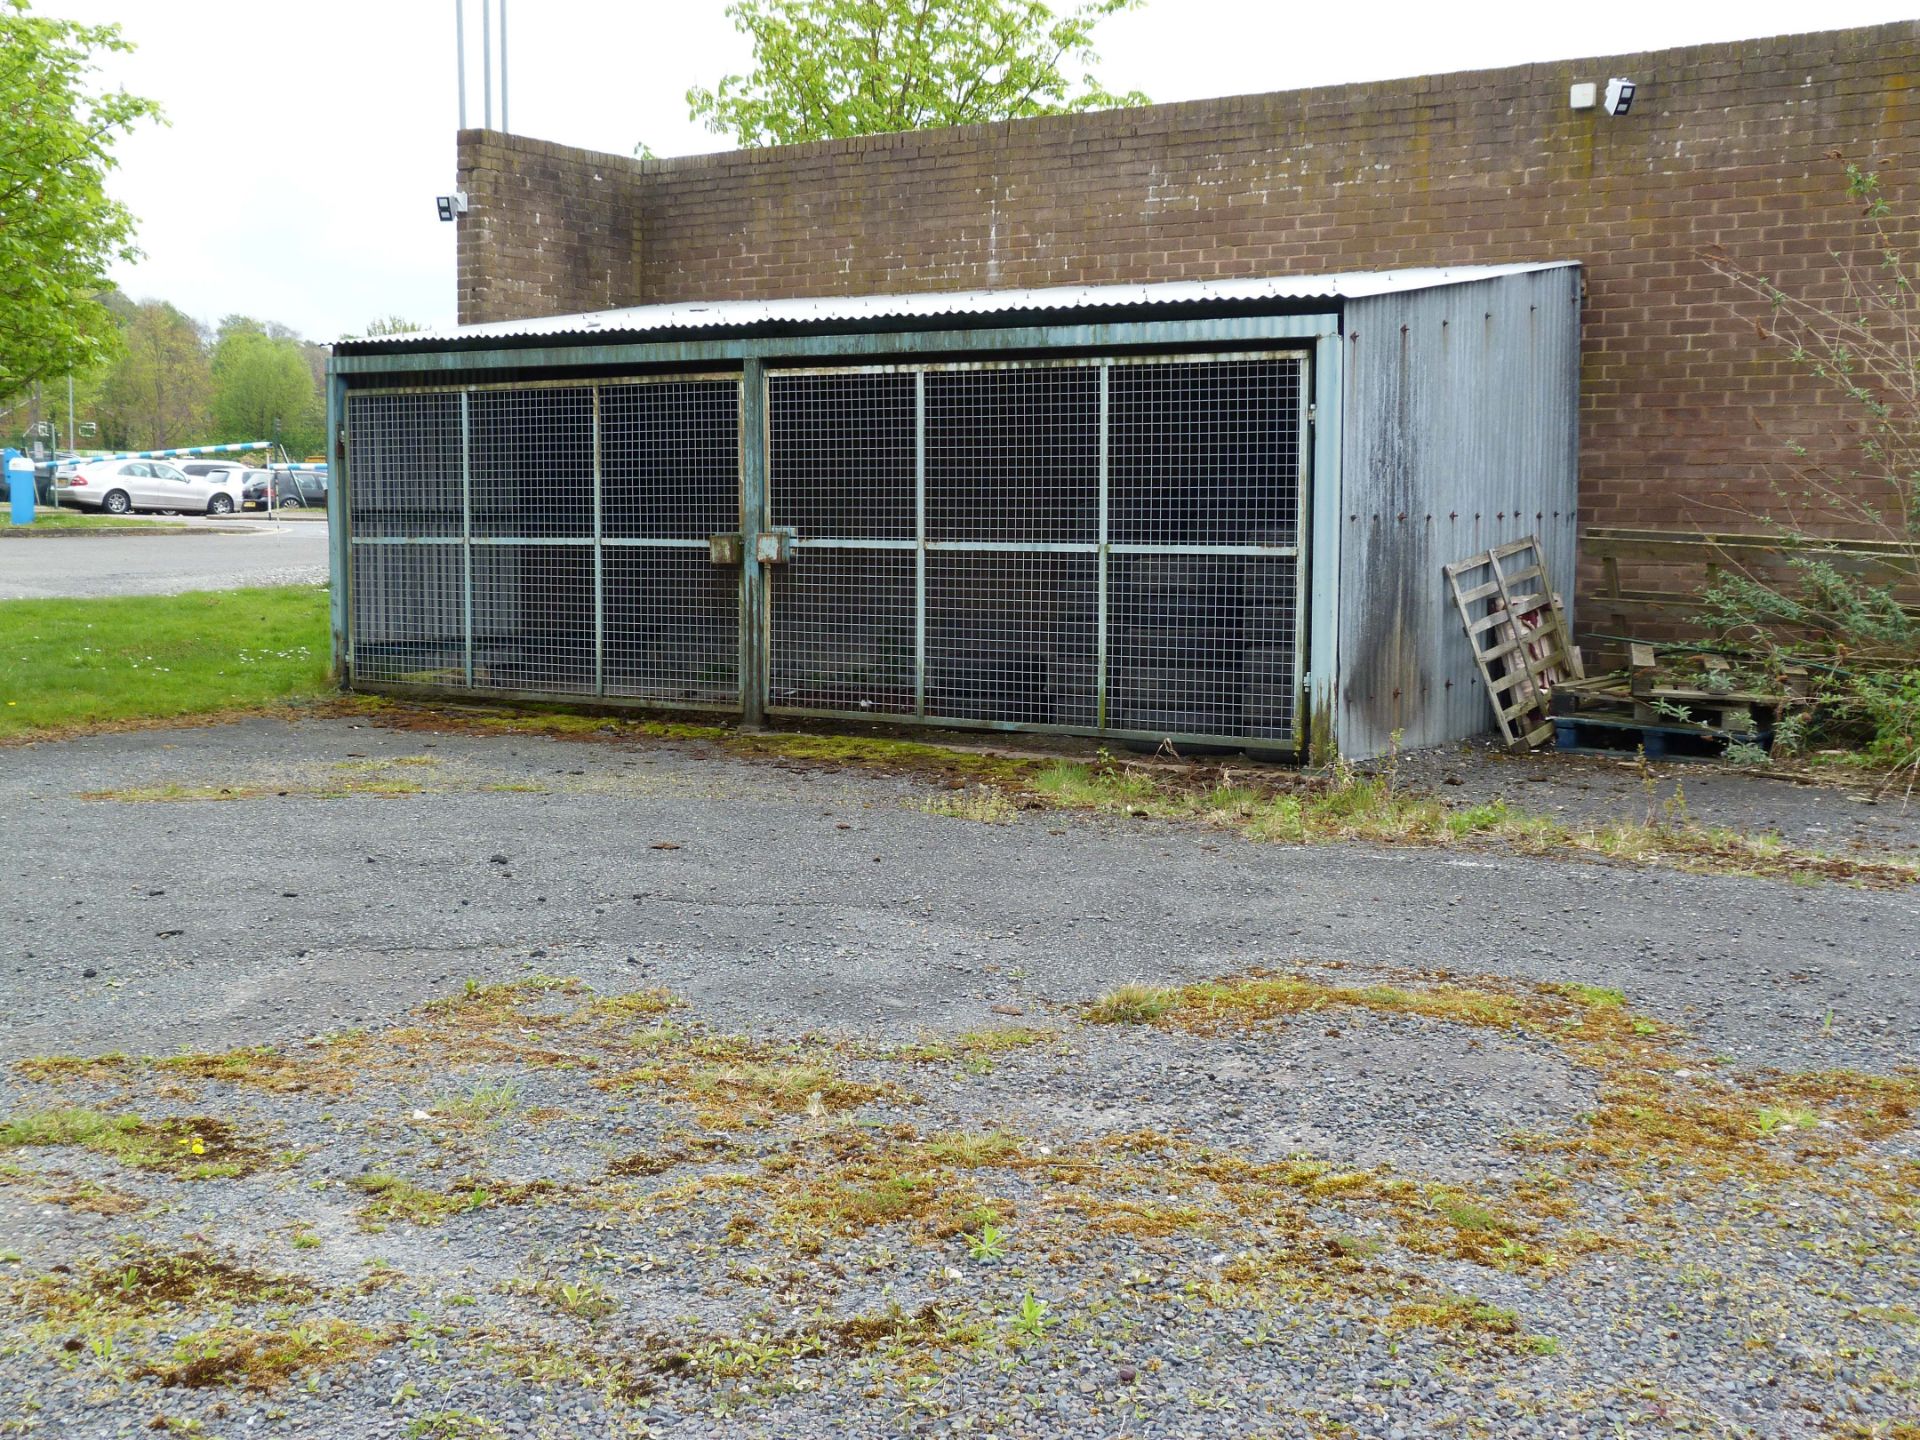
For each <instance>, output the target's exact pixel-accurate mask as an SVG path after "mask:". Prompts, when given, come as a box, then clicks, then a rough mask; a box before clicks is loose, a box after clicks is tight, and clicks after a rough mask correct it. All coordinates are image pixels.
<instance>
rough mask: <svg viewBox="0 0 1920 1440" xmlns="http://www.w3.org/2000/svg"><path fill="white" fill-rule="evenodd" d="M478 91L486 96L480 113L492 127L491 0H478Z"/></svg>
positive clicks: (489, 126) (489, 127) (488, 126)
mask: <svg viewBox="0 0 1920 1440" xmlns="http://www.w3.org/2000/svg"><path fill="white" fill-rule="evenodd" d="M480 93H481V94H482V95H483V96H485V97H486V101H485V104H484V105H483V107H482V113H483V114H485V116H486V124H487V129H489V130H491V129H493V0H480Z"/></svg>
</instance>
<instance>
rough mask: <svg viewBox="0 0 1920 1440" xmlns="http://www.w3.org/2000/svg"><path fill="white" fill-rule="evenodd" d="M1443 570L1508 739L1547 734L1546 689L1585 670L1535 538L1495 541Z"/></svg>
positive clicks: (1516, 741)
mask: <svg viewBox="0 0 1920 1440" xmlns="http://www.w3.org/2000/svg"><path fill="white" fill-rule="evenodd" d="M1446 576H1447V584H1448V585H1449V586H1450V587H1451V588H1452V590H1453V603H1454V606H1455V607H1456V608H1457V609H1458V610H1459V611H1460V623H1461V624H1463V625H1464V626H1466V630H1467V641H1468V643H1469V644H1470V645H1472V647H1473V658H1474V663H1475V664H1476V665H1478V666H1479V667H1480V678H1481V680H1482V681H1483V682H1484V683H1485V684H1486V687H1487V696H1488V698H1489V699H1490V700H1492V701H1493V713H1494V717H1495V718H1496V719H1497V720H1498V721H1499V722H1500V734H1501V736H1502V737H1503V738H1504V739H1505V740H1506V742H1507V747H1508V748H1509V749H1514V748H1516V747H1518V746H1521V745H1528V746H1533V745H1541V744H1544V743H1546V742H1547V741H1549V740H1551V739H1552V738H1553V734H1554V729H1553V718H1552V716H1551V714H1550V713H1549V709H1548V704H1549V700H1548V697H1549V694H1550V692H1551V690H1552V688H1553V686H1554V685H1555V684H1556V683H1557V682H1560V681H1562V680H1565V679H1567V678H1572V679H1575V680H1578V679H1581V678H1583V672H1582V670H1581V668H1580V652H1579V651H1577V650H1576V649H1574V648H1573V646H1572V644H1571V643H1570V642H1569V640H1568V638H1567V620H1566V613H1565V611H1563V610H1562V609H1561V606H1560V597H1559V596H1558V595H1556V594H1555V593H1554V591H1553V586H1552V584H1551V583H1550V580H1549V577H1548V575H1547V562H1546V556H1545V555H1544V554H1543V553H1542V551H1541V549H1540V541H1539V540H1538V539H1537V538H1536V537H1535V536H1532V535H1529V536H1528V537H1527V538H1526V539H1524V540H1516V541H1514V542H1513V543H1512V544H1510V545H1496V546H1494V548H1493V549H1491V550H1489V551H1488V552H1487V553H1486V554H1484V555H1475V556H1472V557H1471V558H1469V559H1466V560H1462V561H1460V562H1459V563H1457V564H1454V565H1449V566H1447V567H1446Z"/></svg>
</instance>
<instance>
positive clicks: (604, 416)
mask: <svg viewBox="0 0 1920 1440" xmlns="http://www.w3.org/2000/svg"><path fill="white" fill-rule="evenodd" d="M600 477H601V478H600V494H601V500H600V507H601V533H602V534H605V535H609V536H617V537H621V538H633V537H641V536H645V537H649V538H658V539H686V540H700V539H705V538H706V537H707V536H709V535H720V534H725V533H727V532H729V531H734V530H738V529H739V528H740V386H739V383H738V382H737V381H733V380H688V381H658V382H654V383H650V384H644V385H609V386H607V387H606V388H604V389H603V390H602V391H601V392H600Z"/></svg>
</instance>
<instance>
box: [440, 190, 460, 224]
mask: <svg viewBox="0 0 1920 1440" xmlns="http://www.w3.org/2000/svg"><path fill="white" fill-rule="evenodd" d="M433 203H434V205H435V206H436V207H437V208H438V209H439V211H440V218H441V219H442V220H451V219H453V217H454V216H456V215H464V214H466V213H467V192H466V191H464V190H456V191H454V192H453V194H451V195H436V196H434V197H433Z"/></svg>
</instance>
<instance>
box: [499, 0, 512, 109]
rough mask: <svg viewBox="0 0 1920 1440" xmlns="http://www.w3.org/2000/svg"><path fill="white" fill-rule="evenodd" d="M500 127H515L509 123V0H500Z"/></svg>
mask: <svg viewBox="0 0 1920 1440" xmlns="http://www.w3.org/2000/svg"><path fill="white" fill-rule="evenodd" d="M500 128H501V129H502V130H511V129H512V128H513V127H512V126H511V125H509V124H507V0H500Z"/></svg>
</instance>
